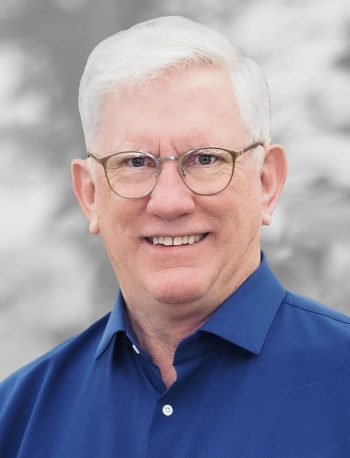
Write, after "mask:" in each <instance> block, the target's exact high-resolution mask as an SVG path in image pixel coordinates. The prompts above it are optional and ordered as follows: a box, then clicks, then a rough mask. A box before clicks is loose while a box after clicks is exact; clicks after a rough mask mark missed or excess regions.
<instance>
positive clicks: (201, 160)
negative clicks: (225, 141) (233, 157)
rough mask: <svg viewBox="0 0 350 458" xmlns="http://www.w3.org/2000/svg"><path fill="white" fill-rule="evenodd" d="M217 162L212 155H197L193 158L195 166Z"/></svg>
mask: <svg viewBox="0 0 350 458" xmlns="http://www.w3.org/2000/svg"><path fill="white" fill-rule="evenodd" d="M216 160H217V157H215V156H214V155H212V154H206V153H199V154H197V155H196V156H195V161H194V162H195V164H200V165H211V164H213V163H214V162H215V161H216Z"/></svg>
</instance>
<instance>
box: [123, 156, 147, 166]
mask: <svg viewBox="0 0 350 458" xmlns="http://www.w3.org/2000/svg"><path fill="white" fill-rule="evenodd" d="M127 163H128V165H131V166H132V167H142V166H143V165H145V158H144V157H133V158H132V159H129V160H128V161H127Z"/></svg>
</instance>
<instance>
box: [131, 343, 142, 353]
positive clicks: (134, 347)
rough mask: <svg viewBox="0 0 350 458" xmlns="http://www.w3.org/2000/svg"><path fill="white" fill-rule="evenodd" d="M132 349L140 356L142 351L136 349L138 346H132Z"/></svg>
mask: <svg viewBox="0 0 350 458" xmlns="http://www.w3.org/2000/svg"><path fill="white" fill-rule="evenodd" d="M132 348H133V349H134V350H135V351H136V353H137V354H138V355H139V354H140V351H139V349H138V348H137V347H136V345H134V344H132Z"/></svg>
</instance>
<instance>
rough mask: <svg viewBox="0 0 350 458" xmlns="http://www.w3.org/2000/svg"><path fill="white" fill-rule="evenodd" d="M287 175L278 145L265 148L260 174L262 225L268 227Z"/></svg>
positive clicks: (284, 161) (280, 148) (281, 150)
mask: <svg viewBox="0 0 350 458" xmlns="http://www.w3.org/2000/svg"><path fill="white" fill-rule="evenodd" d="M286 175H287V160H286V156H285V153H284V150H283V148H282V147H281V146H280V145H267V146H265V157H264V163H263V166H262V172H261V186H262V224H264V225H269V224H271V221H272V213H273V211H274V209H275V207H276V204H277V200H278V198H279V196H280V194H281V192H282V189H283V185H284V182H285V180H286Z"/></svg>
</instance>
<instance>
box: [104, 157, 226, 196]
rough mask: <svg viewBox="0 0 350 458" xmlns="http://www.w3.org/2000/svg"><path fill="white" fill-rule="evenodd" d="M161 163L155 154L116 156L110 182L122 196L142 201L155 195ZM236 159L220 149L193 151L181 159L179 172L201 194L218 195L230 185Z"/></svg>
mask: <svg viewBox="0 0 350 458" xmlns="http://www.w3.org/2000/svg"><path fill="white" fill-rule="evenodd" d="M160 167H161V166H160V161H159V160H157V158H155V157H154V156H152V155H151V154H145V153H139V152H134V151H130V152H125V153H116V154H114V155H113V156H110V157H109V158H108V160H107V161H106V163H105V169H106V174H107V179H108V181H109V184H110V186H111V188H112V189H113V191H114V192H116V193H117V194H118V195H120V196H121V197H126V198H138V197H143V196H146V195H147V194H149V193H150V192H152V190H153V188H154V187H155V185H156V184H157V180H158V175H159V173H160ZM233 168H234V156H233V155H232V154H231V153H230V152H228V151H226V150H222V149H219V148H202V149H196V150H193V151H190V152H188V153H186V154H184V155H183V156H181V157H180V158H179V172H180V175H181V178H182V179H183V181H184V183H185V184H186V186H187V187H188V188H189V189H191V190H192V191H193V192H195V193H197V194H204V195H210V194H216V193H218V192H220V191H222V190H223V189H224V188H225V187H226V186H227V185H228V184H229V182H230V180H231V177H232V174H233Z"/></svg>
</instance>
